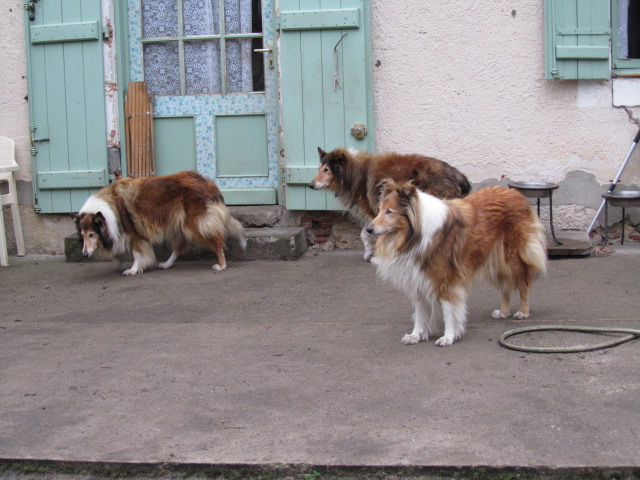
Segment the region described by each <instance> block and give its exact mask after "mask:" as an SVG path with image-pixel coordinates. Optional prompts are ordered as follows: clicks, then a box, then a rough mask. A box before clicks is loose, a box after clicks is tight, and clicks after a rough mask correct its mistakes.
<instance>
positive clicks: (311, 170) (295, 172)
mask: <svg viewBox="0 0 640 480" xmlns="http://www.w3.org/2000/svg"><path fill="white" fill-rule="evenodd" d="M317 172H318V166H315V167H312V166H305V167H287V168H286V171H285V175H286V182H287V184H288V185H304V186H307V185H308V184H309V182H311V180H312V179H313V177H314V176H315V175H316V173H317Z"/></svg>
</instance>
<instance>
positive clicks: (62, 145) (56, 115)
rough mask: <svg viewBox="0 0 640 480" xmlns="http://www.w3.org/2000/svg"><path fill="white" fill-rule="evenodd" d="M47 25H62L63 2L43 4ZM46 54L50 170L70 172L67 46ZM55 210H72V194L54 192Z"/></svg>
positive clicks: (53, 0)
mask: <svg viewBox="0 0 640 480" xmlns="http://www.w3.org/2000/svg"><path fill="white" fill-rule="evenodd" d="M43 3H44V5H43V7H44V9H43V12H44V16H43V18H42V21H43V23H62V22H63V21H64V18H63V16H62V11H63V5H62V3H63V1H62V0H51V1H48V2H43ZM43 46H44V48H45V51H46V54H45V62H46V73H45V74H46V76H47V81H46V89H47V106H46V109H47V112H48V117H49V119H48V123H49V138H50V142H49V144H50V148H51V157H50V166H49V170H53V171H62V170H69V130H68V125H67V119H66V116H65V112H66V110H67V96H66V95H67V92H66V89H65V82H66V78H65V71H64V66H65V64H64V47H65V45H64V44H63V43H51V44H45V45H43ZM50 198H51V204H50V207H49V208H50V209H51V211H61V212H63V211H71V201H70V196H69V192H68V191H62V190H55V191H52V192H51V197H50Z"/></svg>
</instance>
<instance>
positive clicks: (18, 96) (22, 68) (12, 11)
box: [0, 0, 31, 180]
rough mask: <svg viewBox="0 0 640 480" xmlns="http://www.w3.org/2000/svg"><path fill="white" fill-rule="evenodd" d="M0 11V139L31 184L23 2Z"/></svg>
mask: <svg viewBox="0 0 640 480" xmlns="http://www.w3.org/2000/svg"><path fill="white" fill-rule="evenodd" d="M1 5H2V6H1V7H0V45H1V46H2V48H0V78H1V79H2V82H1V83H2V88H0V135H2V136H3V137H10V138H13V140H14V141H15V142H16V161H17V162H18V164H19V165H20V172H18V174H17V178H18V179H19V180H31V157H30V152H29V111H28V102H27V98H26V97H27V66H26V58H25V55H26V52H25V48H24V22H23V16H24V2H23V1H22V0H4V1H3V2H2V4H1Z"/></svg>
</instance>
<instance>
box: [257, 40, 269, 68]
mask: <svg viewBox="0 0 640 480" xmlns="http://www.w3.org/2000/svg"><path fill="white" fill-rule="evenodd" d="M253 51H254V52H256V53H267V54H268V55H267V61H268V62H269V68H273V42H272V41H271V40H269V41H268V42H267V48H255V49H254V50H253Z"/></svg>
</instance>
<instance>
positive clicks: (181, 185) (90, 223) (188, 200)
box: [73, 172, 246, 275]
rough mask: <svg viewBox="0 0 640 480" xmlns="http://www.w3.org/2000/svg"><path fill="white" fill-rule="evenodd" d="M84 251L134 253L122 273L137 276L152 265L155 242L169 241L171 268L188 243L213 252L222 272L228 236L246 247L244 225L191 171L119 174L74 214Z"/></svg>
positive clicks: (165, 265)
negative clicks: (144, 175)
mask: <svg viewBox="0 0 640 480" xmlns="http://www.w3.org/2000/svg"><path fill="white" fill-rule="evenodd" d="M73 218H74V220H75V222H76V225H77V227H78V234H79V235H80V241H81V242H82V254H83V255H84V256H85V257H90V256H91V255H93V254H94V253H96V252H97V253H98V255H102V256H106V257H108V258H121V257H122V255H123V254H125V253H126V252H128V251H131V252H132V253H133V266H132V267H131V268H129V269H128V270H125V271H124V272H122V274H123V275H137V274H139V273H142V272H143V271H144V270H146V269H148V268H149V267H150V266H152V265H154V264H155V263H156V256H155V253H154V251H153V245H154V244H156V243H161V242H164V241H167V242H169V243H170V244H171V247H172V252H171V256H170V257H169V259H168V260H167V261H166V262H163V263H160V264H159V265H158V266H159V267H160V268H170V267H171V266H172V265H173V263H174V262H175V260H176V258H177V257H178V255H180V254H181V253H184V252H185V251H186V250H187V248H188V246H189V245H190V244H197V245H199V246H202V247H207V248H210V249H212V250H213V252H214V253H215V254H216V256H217V257H218V263H216V264H215V265H214V266H213V269H214V270H218V271H219V270H224V269H225V267H226V261H225V257H224V247H225V241H226V239H227V238H234V239H236V240H237V241H238V242H239V244H240V246H241V247H242V248H243V249H244V248H245V246H246V239H245V236H244V228H243V227H242V225H241V224H240V222H238V221H237V220H236V219H235V218H233V217H232V216H231V214H230V212H229V209H228V208H227V206H226V205H225V204H224V200H223V198H222V193H221V192H220V190H219V189H218V187H217V186H216V184H215V183H213V182H212V181H211V180H208V179H206V178H204V177H202V176H201V175H199V174H197V173H195V172H180V173H175V174H173V175H166V176H162V177H149V178H123V179H121V180H118V181H116V182H114V183H112V184H111V185H109V186H107V187H104V188H103V189H102V190H100V191H99V192H98V193H96V194H94V195H91V196H90V197H89V198H88V199H87V201H86V202H85V204H84V206H83V207H82V208H81V209H80V212H78V213H77V214H74V215H73Z"/></svg>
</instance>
